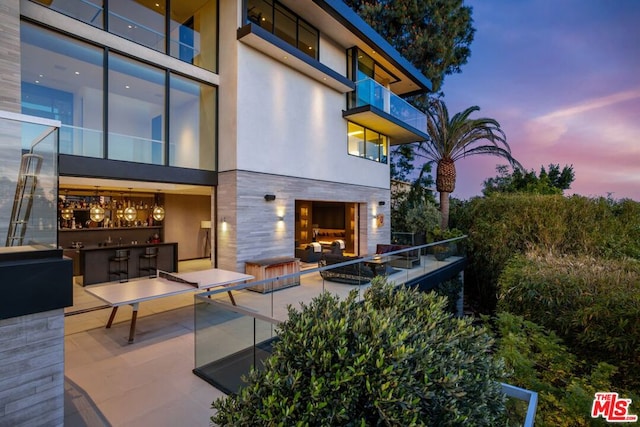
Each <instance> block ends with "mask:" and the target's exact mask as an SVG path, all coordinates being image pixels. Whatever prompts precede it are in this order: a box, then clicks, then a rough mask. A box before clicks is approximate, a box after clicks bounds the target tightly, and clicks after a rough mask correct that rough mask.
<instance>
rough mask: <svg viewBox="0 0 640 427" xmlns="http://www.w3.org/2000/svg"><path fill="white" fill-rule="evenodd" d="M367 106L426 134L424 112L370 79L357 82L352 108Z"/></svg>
mask: <svg viewBox="0 0 640 427" xmlns="http://www.w3.org/2000/svg"><path fill="white" fill-rule="evenodd" d="M365 105H372V106H374V107H376V108H378V109H379V110H382V111H384V112H385V113H388V114H390V115H391V116H393V117H395V118H396V119H398V120H401V121H402V122H404V123H406V124H408V125H409V126H411V127H413V128H415V129H417V130H419V131H420V132H426V129H427V116H426V115H425V114H424V113H423V112H421V111H420V110H418V109H417V108H415V107H414V106H413V105H411V104H409V103H408V102H407V101H405V100H404V99H402V98H400V97H399V96H398V95H396V94H394V93H393V92H391V91H390V90H389V89H387V88H385V87H384V86H382V85H381V84H379V83H378V82H376V81H375V80H373V79H370V78H365V79H363V80H360V81H358V82H356V92H355V105H352V106H351V108H356V107H362V106H365Z"/></svg>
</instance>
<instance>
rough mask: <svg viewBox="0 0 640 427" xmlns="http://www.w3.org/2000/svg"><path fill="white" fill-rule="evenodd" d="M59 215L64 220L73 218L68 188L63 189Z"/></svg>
mask: <svg viewBox="0 0 640 427" xmlns="http://www.w3.org/2000/svg"><path fill="white" fill-rule="evenodd" d="M60 216H61V217H62V219H64V220H70V219H71V218H73V209H71V208H70V207H69V190H64V207H63V208H62V209H60Z"/></svg>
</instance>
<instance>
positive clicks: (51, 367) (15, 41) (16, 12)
mask: <svg viewBox="0 0 640 427" xmlns="http://www.w3.org/2000/svg"><path fill="white" fill-rule="evenodd" d="M0 81H1V82H2V89H1V90H0V110H4V111H9V112H14V113H19V112H20V111H21V108H20V0H2V1H0ZM5 148H7V147H2V141H0V151H5ZM4 285H10V286H20V284H19V283H11V284H7V283H4ZM0 360H1V361H2V363H1V364H0V425H1V426H12V427H16V426H38V425H43V426H44V425H46V426H61V425H63V424H64V312H63V310H62V309H60V310H53V311H49V312H45V313H37V314H31V315H27V316H20V317H15V318H12V319H4V320H0Z"/></svg>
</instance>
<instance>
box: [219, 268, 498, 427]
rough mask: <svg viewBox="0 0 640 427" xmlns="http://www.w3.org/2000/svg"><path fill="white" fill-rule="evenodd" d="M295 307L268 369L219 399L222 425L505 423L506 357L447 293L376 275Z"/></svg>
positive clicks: (284, 327)
mask: <svg viewBox="0 0 640 427" xmlns="http://www.w3.org/2000/svg"><path fill="white" fill-rule="evenodd" d="M356 299H357V292H355V291H354V292H352V293H351V294H350V295H349V297H348V298H346V299H344V300H339V299H338V298H337V297H336V296H334V295H331V294H329V293H324V294H322V295H320V296H319V297H316V298H315V299H314V300H313V301H312V302H311V303H310V304H309V305H304V304H302V305H301V310H300V311H297V310H295V309H293V308H291V307H289V316H288V320H287V321H286V322H284V323H282V324H281V325H280V328H279V331H278V335H279V340H278V341H277V342H276V344H275V345H274V351H273V353H272V355H271V357H269V358H268V359H267V361H266V363H265V366H264V369H263V370H261V371H257V370H254V371H252V372H251V373H250V375H249V377H248V379H247V380H248V383H247V385H246V387H244V388H242V389H241V390H240V392H239V394H237V395H230V396H228V397H227V398H225V399H218V400H216V401H215V402H214V403H213V407H214V408H215V409H217V413H216V414H215V415H214V416H213V417H212V421H213V422H214V423H216V424H219V425H225V426H242V427H244V426H262V425H265V426H266V425H269V426H297V425H300V426H305V425H316V426H335V425H344V426H365V425H366V426H376V425H389V426H409V425H429V426H460V425H465V426H495V425H504V417H505V414H504V404H505V396H504V394H503V393H502V392H501V388H500V384H499V381H501V379H502V378H503V376H504V371H503V369H502V363H501V361H500V360H499V359H497V358H494V357H493V355H492V354H491V351H492V348H493V347H492V346H493V343H494V342H493V340H492V338H491V336H490V335H489V334H488V333H487V330H486V329H485V328H483V327H480V326H475V325H473V324H472V323H471V320H470V319H460V318H456V317H454V316H452V315H451V314H448V313H447V312H446V309H445V307H446V304H447V302H446V298H444V297H437V296H436V295H435V294H434V293H423V292H420V291H418V290H416V289H408V288H405V287H400V288H396V287H395V286H393V285H392V284H388V283H386V281H385V279H383V278H376V279H374V280H373V281H372V284H371V288H369V289H368V290H367V291H366V293H365V296H364V300H363V301H362V302H358V301H357V300H356Z"/></svg>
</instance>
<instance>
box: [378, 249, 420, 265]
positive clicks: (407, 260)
mask: <svg viewBox="0 0 640 427" xmlns="http://www.w3.org/2000/svg"><path fill="white" fill-rule="evenodd" d="M411 247H412V246H409V245H385V244H380V243H379V244H378V245H377V246H376V253H377V254H386V253H388V252H395V251H399V250H402V249H406V248H411ZM394 255H396V256H397V257H398V258H396V259H393V260H391V261H389V265H390V266H392V267H397V268H413V267H417V266H419V265H420V250H419V249H414V250H411V251H404V252H400V253H397V254H394Z"/></svg>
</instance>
